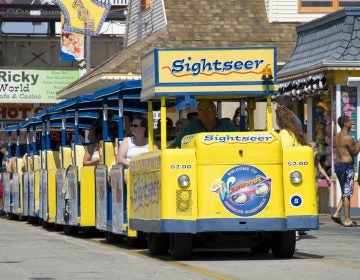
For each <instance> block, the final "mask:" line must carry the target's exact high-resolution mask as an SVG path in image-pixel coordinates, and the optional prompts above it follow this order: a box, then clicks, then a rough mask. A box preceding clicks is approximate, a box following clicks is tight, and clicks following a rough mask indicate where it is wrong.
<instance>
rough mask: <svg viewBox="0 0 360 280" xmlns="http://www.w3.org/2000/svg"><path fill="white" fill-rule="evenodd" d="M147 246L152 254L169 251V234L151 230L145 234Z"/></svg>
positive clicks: (162, 253) (161, 253)
mask: <svg viewBox="0 0 360 280" xmlns="http://www.w3.org/2000/svg"><path fill="white" fill-rule="evenodd" d="M147 246H148V249H149V253H150V255H152V256H156V255H164V254H166V253H167V252H168V251H169V247H170V245H169V235H168V234H166V233H156V232H151V233H148V235H147Z"/></svg>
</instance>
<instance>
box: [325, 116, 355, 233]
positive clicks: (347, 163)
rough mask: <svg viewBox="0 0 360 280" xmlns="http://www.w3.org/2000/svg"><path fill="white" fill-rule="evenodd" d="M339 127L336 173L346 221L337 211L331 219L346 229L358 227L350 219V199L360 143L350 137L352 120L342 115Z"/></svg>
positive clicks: (335, 141)
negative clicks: (355, 161) (355, 158)
mask: <svg viewBox="0 0 360 280" xmlns="http://www.w3.org/2000/svg"><path fill="white" fill-rule="evenodd" d="M338 125H339V126H340V128H341V131H340V132H339V133H337V134H336V135H335V139H334V146H335V155H336V163H335V173H336V176H337V178H338V180H339V183H340V188H341V193H342V198H341V199H342V207H343V209H344V220H343V221H341V219H340V213H339V211H338V210H337V212H335V213H334V214H333V215H332V216H331V219H332V220H333V221H334V222H336V223H339V224H342V225H343V226H344V227H352V226H357V224H356V223H355V222H354V221H352V220H351V218H350V198H351V196H352V194H353V188H354V175H355V171H354V157H355V156H356V155H357V154H358V153H359V150H360V141H358V143H357V144H356V143H355V141H354V139H353V138H352V137H351V136H350V135H349V131H350V129H351V125H352V124H351V118H350V117H348V116H345V115H342V116H340V117H339V118H338Z"/></svg>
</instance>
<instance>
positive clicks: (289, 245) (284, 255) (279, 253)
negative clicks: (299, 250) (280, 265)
mask: <svg viewBox="0 0 360 280" xmlns="http://www.w3.org/2000/svg"><path fill="white" fill-rule="evenodd" d="M273 237H274V238H273V244H272V246H271V252H272V254H273V256H274V257H275V258H278V259H288V258H291V257H292V256H293V255H294V253H295V246H296V239H295V231H282V232H277V233H274V236H273Z"/></svg>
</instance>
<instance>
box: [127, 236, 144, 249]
mask: <svg viewBox="0 0 360 280" xmlns="http://www.w3.org/2000/svg"><path fill="white" fill-rule="evenodd" d="M126 244H127V245H128V246H129V247H131V248H144V249H145V248H146V241H145V239H144V238H139V237H127V238H126Z"/></svg>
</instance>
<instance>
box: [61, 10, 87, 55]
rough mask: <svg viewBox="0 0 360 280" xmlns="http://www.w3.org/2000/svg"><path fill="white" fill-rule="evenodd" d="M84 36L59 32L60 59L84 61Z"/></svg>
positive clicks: (62, 21) (62, 18)
mask: <svg viewBox="0 0 360 280" xmlns="http://www.w3.org/2000/svg"><path fill="white" fill-rule="evenodd" d="M61 26H64V16H63V15H61ZM84 37H85V36H84V35H83V34H79V33H70V32H66V31H64V30H62V31H61V37H60V40H61V50H60V59H61V60H70V61H80V60H83V59H84Z"/></svg>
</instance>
